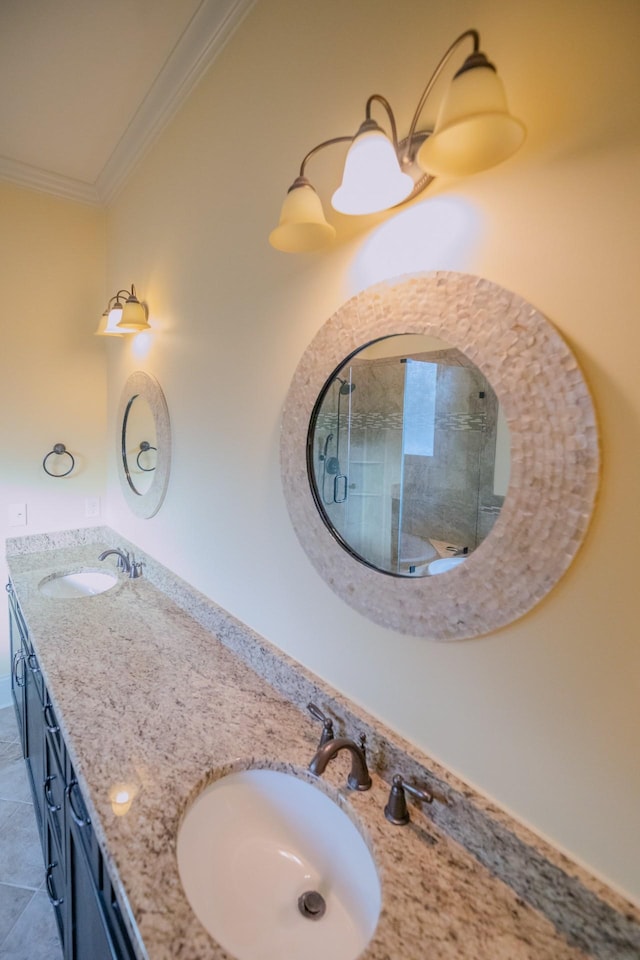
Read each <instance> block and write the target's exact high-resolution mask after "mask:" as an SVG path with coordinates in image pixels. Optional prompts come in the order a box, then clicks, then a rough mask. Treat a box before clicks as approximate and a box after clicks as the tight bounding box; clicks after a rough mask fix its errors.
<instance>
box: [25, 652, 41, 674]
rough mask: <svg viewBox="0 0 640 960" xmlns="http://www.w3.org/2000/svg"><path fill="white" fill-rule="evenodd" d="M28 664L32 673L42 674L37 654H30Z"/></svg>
mask: <svg viewBox="0 0 640 960" xmlns="http://www.w3.org/2000/svg"><path fill="white" fill-rule="evenodd" d="M27 663H28V664H29V669H30V670H31V673H40V667H39V665H38V659H37V657H36V655H35V653H30V654H29V655H28V656H27Z"/></svg>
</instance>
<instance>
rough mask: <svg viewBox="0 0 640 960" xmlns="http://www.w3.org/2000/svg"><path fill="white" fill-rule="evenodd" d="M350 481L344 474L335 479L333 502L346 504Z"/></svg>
mask: <svg viewBox="0 0 640 960" xmlns="http://www.w3.org/2000/svg"><path fill="white" fill-rule="evenodd" d="M347 485H348V480H347V477H346V475H345V474H344V473H339V474H337V476H335V477H334V478H333V502H334V503H344V502H345V500H346V499H347Z"/></svg>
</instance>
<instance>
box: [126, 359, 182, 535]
mask: <svg viewBox="0 0 640 960" xmlns="http://www.w3.org/2000/svg"><path fill="white" fill-rule="evenodd" d="M133 397H143V398H144V399H145V400H146V401H147V403H148V404H149V407H150V409H151V413H152V414H153V420H154V423H155V427H156V442H155V446H156V447H157V448H158V453H157V460H156V467H155V471H154V474H153V480H152V481H151V485H150V487H149V489H148V490H146V491H145V493H137V492H136V491H134V490H133V489H132V487H131V484H130V483H129V481H128V479H127V475H126V472H125V468H124V462H123V454H122V430H123V425H124V422H125V415H126V412H127V409H128V407H129V404H130V402H131V400H132V398H133ZM116 424H117V427H116V446H117V450H116V462H117V464H118V476H119V478H120V489H121V490H122V495H123V496H124V498H125V500H126V501H127V504H128V505H129V508H130V509H131V511H132V512H133V513H135V514H136V516H138V517H143V518H144V519H148V518H149V517H153V516H155V515H156V513H157V512H158V510H159V509H160V507H161V506H162V501H163V500H164V497H165V493H166V492H167V485H168V483H169V469H170V467H171V426H170V422H169V409H168V407H167V402H166V400H165V398H164V393H163V392H162V389H161V387H160V384H159V383H158V381H157V380H156V379H155V377H152V376H150V375H149V374H148V373H144V372H143V371H142V370H136V372H135V373H132V374H131V376H130V377H129V378H128V380H127V382H126V383H125V385H124V389H123V391H122V396H121V397H120V406H119V407H118V418H117V421H116Z"/></svg>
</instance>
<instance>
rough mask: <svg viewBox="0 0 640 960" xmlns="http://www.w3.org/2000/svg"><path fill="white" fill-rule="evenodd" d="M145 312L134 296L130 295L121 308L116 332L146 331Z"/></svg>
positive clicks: (142, 305) (147, 327)
mask: <svg viewBox="0 0 640 960" xmlns="http://www.w3.org/2000/svg"><path fill="white" fill-rule="evenodd" d="M148 329H149V324H148V322H147V311H146V310H145V308H144V304H142V303H140V301H139V300H138V299H137V297H136V296H135V294H133V293H132V294H131V295H130V296H129V297H128V298H127V300H126V302H125V305H124V307H123V308H122V318H121V319H120V322H119V323H118V330H121V331H124V332H125V333H137V332H138V331H139V330H148Z"/></svg>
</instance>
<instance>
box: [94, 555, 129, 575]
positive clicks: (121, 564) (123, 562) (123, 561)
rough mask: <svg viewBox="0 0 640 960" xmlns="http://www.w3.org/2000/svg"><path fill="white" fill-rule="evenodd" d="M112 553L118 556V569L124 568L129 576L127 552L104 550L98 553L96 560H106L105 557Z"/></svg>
mask: <svg viewBox="0 0 640 960" xmlns="http://www.w3.org/2000/svg"><path fill="white" fill-rule="evenodd" d="M112 554H114V555H115V556H117V558H118V569H119V570H126V572H127V573H128V574H129V576H131V560H130V559H129V554H128V553H123V552H122V550H105V551H104V553H101V554H100V556H99V557H98V560H106V558H107V557H110V556H111V555H112Z"/></svg>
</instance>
